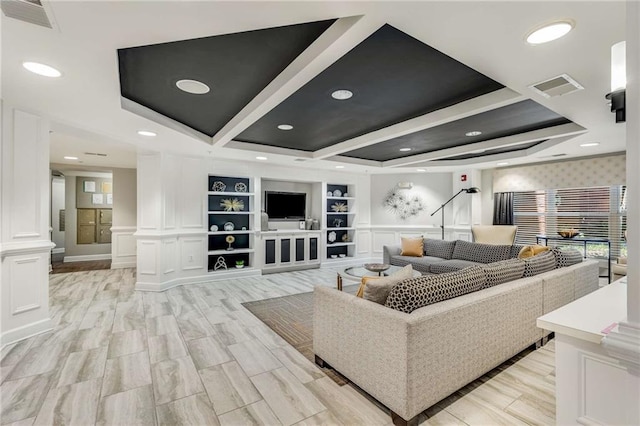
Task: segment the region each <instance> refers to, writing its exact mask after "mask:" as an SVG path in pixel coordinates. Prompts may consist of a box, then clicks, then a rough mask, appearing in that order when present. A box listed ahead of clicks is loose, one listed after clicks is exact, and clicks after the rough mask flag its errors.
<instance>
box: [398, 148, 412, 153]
mask: <svg viewBox="0 0 640 426" xmlns="http://www.w3.org/2000/svg"><path fill="white" fill-rule="evenodd" d="M400 151H402V152H408V151H411V148H400Z"/></svg>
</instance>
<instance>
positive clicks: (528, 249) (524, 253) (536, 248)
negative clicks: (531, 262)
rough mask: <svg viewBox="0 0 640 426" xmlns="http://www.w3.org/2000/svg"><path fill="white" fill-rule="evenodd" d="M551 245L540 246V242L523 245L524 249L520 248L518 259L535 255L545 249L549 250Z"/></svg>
mask: <svg viewBox="0 0 640 426" xmlns="http://www.w3.org/2000/svg"><path fill="white" fill-rule="evenodd" d="M549 249H550V248H549V247H547V246H540V245H538V244H533V245H530V246H524V247H522V250H520V253H518V259H526V258H528V257H533V256H535V255H536V254H540V253H542V252H545V251H549Z"/></svg>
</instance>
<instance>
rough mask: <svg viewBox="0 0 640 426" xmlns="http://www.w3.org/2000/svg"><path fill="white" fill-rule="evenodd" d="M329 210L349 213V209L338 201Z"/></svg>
mask: <svg viewBox="0 0 640 426" xmlns="http://www.w3.org/2000/svg"><path fill="white" fill-rule="evenodd" d="M331 210H333V211H334V212H336V213H346V212H348V211H349V207H347V205H346V204H345V203H343V202H342V201H338V202H336V203H335V204H333V205H332V206H331Z"/></svg>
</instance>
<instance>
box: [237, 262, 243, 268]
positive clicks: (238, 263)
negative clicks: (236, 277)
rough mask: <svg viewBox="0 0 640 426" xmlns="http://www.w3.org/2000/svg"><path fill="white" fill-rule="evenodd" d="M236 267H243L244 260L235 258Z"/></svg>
mask: <svg viewBox="0 0 640 426" xmlns="http://www.w3.org/2000/svg"><path fill="white" fill-rule="evenodd" d="M236 268H238V269H242V268H244V260H236Z"/></svg>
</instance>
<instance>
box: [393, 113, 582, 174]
mask: <svg viewBox="0 0 640 426" xmlns="http://www.w3.org/2000/svg"><path fill="white" fill-rule="evenodd" d="M586 131H587V129H585V128H584V127H582V126H579V125H577V124H575V123H567V124H561V125H558V126H553V127H547V128H545V129H540V130H534V131H531V132H526V133H520V134H517V135H513V136H505V137H503V138H497V139H491V140H488V141H483V142H477V143H473V144H467V145H460V146H456V147H452V148H447V149H441V150H438V151H433V152H428V153H425V154H418V155H412V156H410V157H404V158H398V159H395V160H388V161H384V162H383V167H404V166H410V165H414V164H416V163H422V162H425V161H431V160H437V159H439V158H447V157H453V156H456V155H461V154H466V153H469V152H473V151H478V150H483V151H486V150H490V149H495V148H500V147H504V146H511V145H519V144H523V143H528V142H535V141H540V140H544V139H555V138H560V137H564V136H577V135H579V134H581V133H584V132H586Z"/></svg>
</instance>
